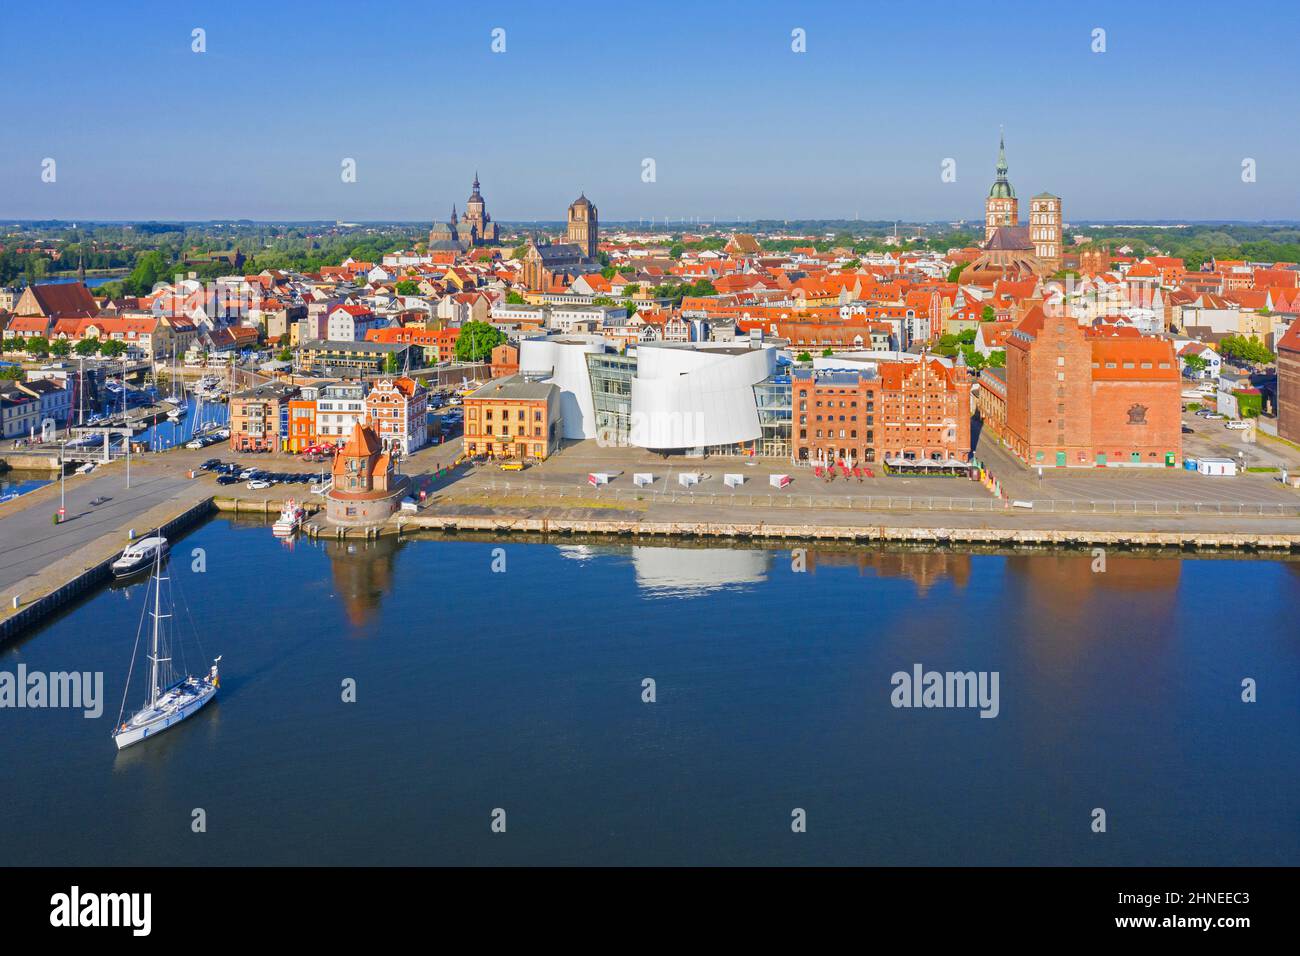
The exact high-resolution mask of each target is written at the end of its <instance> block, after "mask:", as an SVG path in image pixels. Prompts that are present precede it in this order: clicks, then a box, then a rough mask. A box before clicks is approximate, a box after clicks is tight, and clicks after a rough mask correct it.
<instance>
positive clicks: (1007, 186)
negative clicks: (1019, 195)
mask: <svg viewBox="0 0 1300 956" xmlns="http://www.w3.org/2000/svg"><path fill="white" fill-rule="evenodd" d="M1007 168H1008V167H1007V141H1006V135H1005V133H1003V132H1002V130H1001V128H999V129H998V165H997V174H998V178H997V179H996V180H994V182H993V185H992V186H991V187H990V188H989V197H990V198H993V199H1014V198H1015V197H1016V191H1015V189H1013V188H1012V186H1011V182H1010V181H1009V180H1008V179H1007Z"/></svg>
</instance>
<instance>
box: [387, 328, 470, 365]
mask: <svg viewBox="0 0 1300 956" xmlns="http://www.w3.org/2000/svg"><path fill="white" fill-rule="evenodd" d="M458 338H460V329H423V328H420V327H419V326H416V325H407V326H390V327H388V328H384V329H371V330H370V331H369V332H367V333H366V341H367V342H384V343H388V344H393V343H400V344H402V345H414V346H416V347H417V348H419V349H420V350H421V351H422V352H423V355H424V364H425V365H437V364H438V363H439V362H446V361H450V360H451V359H454V358H455V357H456V339H458Z"/></svg>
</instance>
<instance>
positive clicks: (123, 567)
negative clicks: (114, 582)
mask: <svg viewBox="0 0 1300 956" xmlns="http://www.w3.org/2000/svg"><path fill="white" fill-rule="evenodd" d="M168 550H169V548H168V547H167V546H165V545H164V546H163V557H164V558H165V557H167V552H168ZM153 562H154V555H153V553H152V552H150V553H149V554H147V555H144V556H142V557H141V558H139V559H138V560H136V561H132V562H130V563H125V562H123V561H122V559H121V558H119V559H118V560H116V561H114V562H113V563H112V565H110V567H111V568H112V570H113V577H115V578H118V579H119V580H120V579H122V578H129V577H131V576H132V575H133V574H139V573H140V572H141V571H144V570H147V569H148V568H151V567H153Z"/></svg>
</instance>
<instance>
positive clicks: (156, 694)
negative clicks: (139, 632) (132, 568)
mask: <svg viewBox="0 0 1300 956" xmlns="http://www.w3.org/2000/svg"><path fill="white" fill-rule="evenodd" d="M145 540H149V539H145ZM157 540H163V539H162V538H161V537H159V538H158V539H157ZM162 559H163V553H162V549H161V548H155V549H154V558H153V569H154V573H153V576H152V578H151V579H150V587H151V588H152V589H153V602H152V607H150V606H149V604H148V603H146V608H148V611H147V613H148V614H149V615H150V616H151V617H152V618H153V625H152V627H151V629H150V635H149V654H148V659H149V693H148V696H147V698H146V700H145V704H144V706H143V707H141V708H140V709H139V710H138V711H136V712H135V713H134V714H132V715H131V716H130V717H127V718H125V719H123V718H124V715H125V713H126V694H125V693H124V694H123V696H122V710H121V713H119V714H118V721H117V729H116V730H114V731H113V742H114V743H115V744H117V749H118V750H121V749H122V748H124V747H130V746H131V745H132V744H137V743H139V742H140V741H142V740H144V739H145V738H146V737H152V736H154V735H156V734H160V733H162V732H163V731H164V730H166V729H167V728H169V727H173V726H175V725H176V724H178V723H180V722H181V721H182V720H184V719H185V718H187V717H190V716H192V715H193V714H194V713H195V712H197V711H198V710H199V709H200V708H201V707H203V706H204V705H205V704H207V703H208V702H209V701H211V700H212V699H213V698H214V697H215V696H216V694H217V688H218V687H220V686H221V678H220V675H219V673H218V671H217V665H218V664H219V663H220V662H221V657H220V656H218V657H217V658H216V659H215V660H213V662H212V666H211V668H210V669H209V670H208V673H207V674H206V675H204V676H203V677H194V676H193V675H190V674H186V675H184V676H178V675H177V673H176V671H175V669H174V668H173V667H172V641H171V639H170V629H169V628H168V626H167V625H166V624H165V623H164V622H170V620H171V618H172V613H171V606H170V601H169V602H167V604H166V605H164V602H163V583H164V582H165V581H169V580H170V578H168V577H164V576H163V574H162V566H163V561H162ZM136 650H139V641H138V640H137V646H136ZM131 670H133V671H134V670H135V652H134V651H133V652H132V655H131ZM129 691H130V675H129V674H128V676H127V692H129Z"/></svg>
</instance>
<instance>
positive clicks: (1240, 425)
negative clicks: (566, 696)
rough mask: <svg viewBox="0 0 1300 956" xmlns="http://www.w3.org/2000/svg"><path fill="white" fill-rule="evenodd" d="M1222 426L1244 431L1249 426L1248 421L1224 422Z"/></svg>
mask: <svg viewBox="0 0 1300 956" xmlns="http://www.w3.org/2000/svg"><path fill="white" fill-rule="evenodd" d="M1223 427H1224V428H1231V429H1232V430H1233V431H1244V430H1245V429H1247V428H1249V427H1250V422H1224V423H1223Z"/></svg>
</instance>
